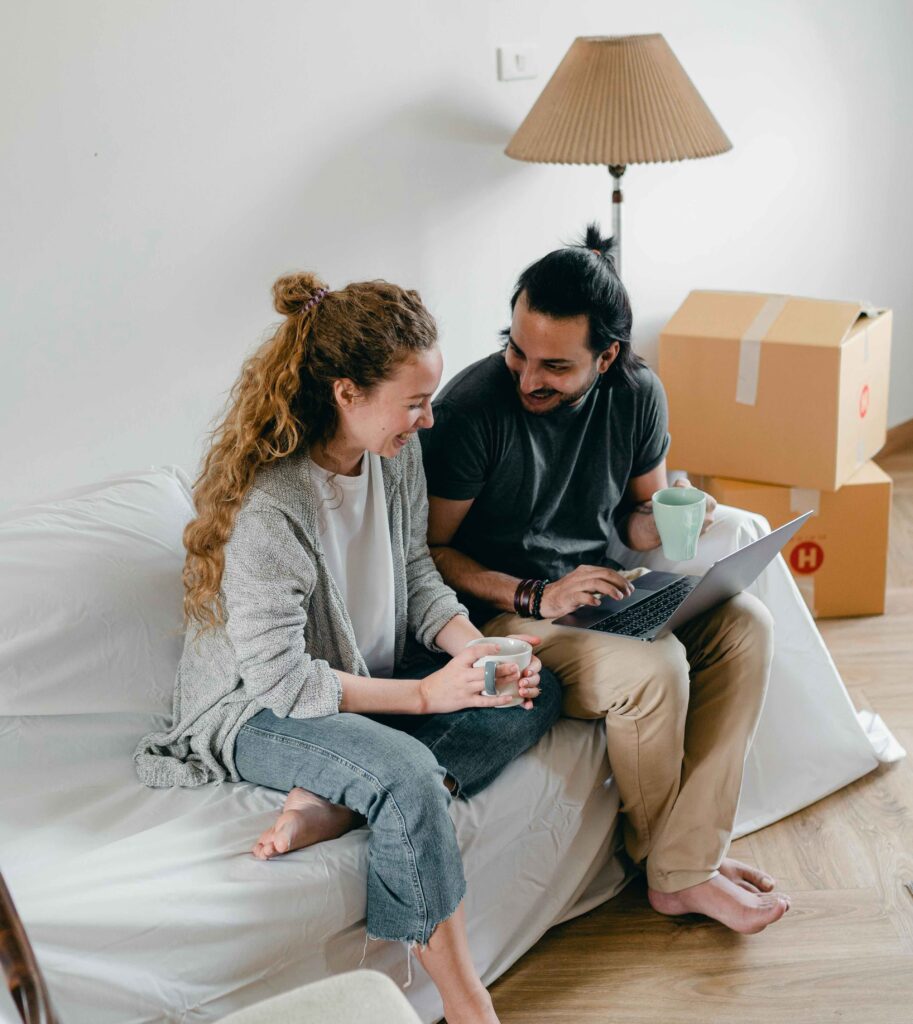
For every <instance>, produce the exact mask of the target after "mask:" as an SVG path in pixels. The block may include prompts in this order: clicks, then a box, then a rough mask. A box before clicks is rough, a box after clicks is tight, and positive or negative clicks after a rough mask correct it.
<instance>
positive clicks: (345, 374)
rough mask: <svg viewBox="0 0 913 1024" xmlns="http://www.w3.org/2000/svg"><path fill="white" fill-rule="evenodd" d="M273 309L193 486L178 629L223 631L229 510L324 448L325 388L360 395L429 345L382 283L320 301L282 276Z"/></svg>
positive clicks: (424, 330) (330, 422)
mask: <svg viewBox="0 0 913 1024" xmlns="http://www.w3.org/2000/svg"><path fill="white" fill-rule="evenodd" d="M321 292H322V293H323V294H322V295H321ZM273 301H274V304H275V307H276V310H277V312H279V313H280V314H282V315H283V316H284V317H285V319H284V321H283V322H282V323H281V324H280V325H279V327H278V329H277V330H276V332H275V334H274V335H273V336H272V337H271V338H269V339H268V340H267V341H266V342H264V344H263V345H261V347H260V348H259V349H258V350H257V351H256V352H255V353H254V354H253V355H252V356H251V357H250V358H249V359H248V360H247V362H246V363H245V364H244V366H243V368H242V370H241V375H240V377H239V378H238V380H237V381H236V382H235V384H234V386H233V387H232V389H231V392H230V394H229V398H228V403H227V411H226V413H225V416H224V418H223V419H222V421H221V423H219V424H218V426H216V428H215V429H214V430H213V431H212V433H211V434H210V443H209V449H208V451H207V453H206V455H205V457H204V459H203V466H202V470H201V472H200V475H199V477H198V478H197V480H196V483H195V484H194V490H193V497H194V503H195V505H196V511H197V517H196V519H194V520H192V521H191V522H190V523H188V524H187V526H186V527H185V529H184V547H185V548H186V549H187V556H186V559H185V562H184V574H183V580H184V623H185V626H186V625H189V623H190V622H191V621H194V622H196V623H198V624H199V625H200V627H201V628H202V629H208V628H211V627H213V626H216V625H219V624H221V623H223V622H224V621H225V615H224V609H223V607H222V603H221V601H220V599H219V588H220V586H221V582H222V572H223V570H224V567H225V553H224V551H225V543H226V541H227V540H228V538H229V537H230V536H231V531H232V529H233V528H234V524H235V519H236V517H237V514H238V509H239V508H240V507H241V503H242V502H243V500H244V496H245V495H246V494H247V492H248V491H249V490H250V487H251V485H252V484H253V482H254V477H255V476H256V474H257V470H258V469H259V468H260V467H261V466H264V465H266V464H267V463H270V462H274V461H275V460H276V459H283V458H286V457H287V456H289V455H293V454H295V453H296V452H299V451H302V450H305V449H309V448H310V447H311V446H312V445H314V444H319V443H322V442H326V441H328V440H329V439H330V438H332V436H333V435H334V433H335V431H336V426H337V407H336V402H335V399H334V397H333V382H334V381H335V380H339V379H341V378H348V379H350V380H351V381H353V383H354V384H355V385H356V387H358V388H359V389H360V390H361V391H364V392H368V391H370V390H371V389H372V388H373V387H375V386H376V385H377V384H379V383H381V382H382V381H385V380H388V379H389V378H390V377H391V376H392V374H393V373H394V372H395V370H396V369H397V368H398V367H399V365H400V364H401V363H402V362H404V361H405V360H406V359H408V358H409V357H410V355H412V354H413V353H416V352H421V351H424V350H426V349H429V348H431V347H432V346H433V345H434V344H435V342H436V341H437V328H436V327H435V323H434V319H433V317H432V316H431V314H430V313H429V312H428V310H427V309H425V307H424V306H423V305H422V301H421V299H420V298H419V295H418V293H417V292H414V291H405V290H404V289H402V288H398V287H397V286H396V285H393V284H389V283H388V282H386V281H365V282H362V283H359V284H350V285H347V286H346V287H345V288H343V289H341V290H340V291H329V290H328V288H327V286H326V285H325V284H324V283H323V282H322V281H321V280H320V279H319V278H318V277H317V276H316V275H315V274H311V273H299V274H290V275H288V276H286V277H281V278H279V280H278V281H276V283H275V284H274V285H273Z"/></svg>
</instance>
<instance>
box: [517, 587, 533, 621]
mask: <svg viewBox="0 0 913 1024" xmlns="http://www.w3.org/2000/svg"><path fill="white" fill-rule="evenodd" d="M530 582H532V581H531V580H521V581H520V582H519V583H518V584H517V589H516V590H515V591H514V611H515V612H516V613H517V615H522V614H523V613H522V612H521V610H520V609H521V608H522V605H521V604H520V597H521V595H522V594H523V588H524V587H525V586H526V585H527V584H528V583H530Z"/></svg>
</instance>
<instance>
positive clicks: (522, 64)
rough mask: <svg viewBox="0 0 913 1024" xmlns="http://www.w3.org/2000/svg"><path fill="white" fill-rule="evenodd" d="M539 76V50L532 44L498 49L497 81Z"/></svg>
mask: <svg viewBox="0 0 913 1024" xmlns="http://www.w3.org/2000/svg"><path fill="white" fill-rule="evenodd" d="M538 74H539V48H538V47H537V46H535V45H534V44H533V43H521V44H519V45H517V46H499V47H498V81H500V82H512V81H513V80H514V79H517V78H535V77H536V76H537V75H538Z"/></svg>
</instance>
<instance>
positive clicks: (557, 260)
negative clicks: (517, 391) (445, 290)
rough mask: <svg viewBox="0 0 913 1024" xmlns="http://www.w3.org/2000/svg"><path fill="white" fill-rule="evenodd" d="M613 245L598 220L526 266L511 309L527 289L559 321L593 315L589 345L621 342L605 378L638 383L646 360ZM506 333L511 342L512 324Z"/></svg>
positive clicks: (533, 302)
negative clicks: (634, 336)
mask: <svg viewBox="0 0 913 1024" xmlns="http://www.w3.org/2000/svg"><path fill="white" fill-rule="evenodd" d="M614 248H615V241H614V239H612V238H603V237H602V233H601V232H600V230H599V225H598V224H596V223H593V224H588V225H587V229H586V234H585V235H584V238H583V241H581V242H579V243H577V244H576V245H571V246H567V247H565V248H564V249H555V251H554V252H550V253H549V254H548V255H547V256H543V257H542V259H541V260H537V261H536V262H535V263H531V264H530V265H529V266H528V267H527V268H526V270H524V271H523V273H522V274H521V275H520V277H519V278H518V280H517V286H516V288H515V289H514V293H513V295H512V296H511V299H510V308H511V311H513V309H514V307H515V306H516V304H517V299H518V298H519V297H520V294H521V293H522V292H526V302H527V305H528V306H529V308H530V309H531V310H533V311H534V312H536V313H544V314H545V315H546V316H550V317H554V318H555V319H559V320H560V319H562V318H564V317H570V316H581V315H584V316H586V317H588V318H589V321H590V333H589V338H588V345H589V348H590V351H591V352H592V353H593V355H594V356H598V355H599V354H600V353H601V352H605V350H606V349H607V348H608V347H609V346H610V345H611V344H612V343H613V342H615V341H617V342H618V343H619V350H618V356H617V357H616V359H615V362H614V363H612V365H611V366H610V367H609V369H608V370H607V371H606V377H607V378H608V380H610V381H611V382H612V383H613V384H616V383H617V384H620V385H621V386H623V387H634V386H635V374H636V372H637V370H638V369H640V367H642V366H645V365H646V364H645V363H644V361H643V360H642V359H641V358H640V356H638V355H635V354H634V351H633V349H632V348H631V323H632V316H631V303H630V302H629V301H628V293H627V292H626V291H625V287H624V285H623V284H622V283H621V279H620V278H619V277H618V273H617V272H616V270H615V261H614V259H613V258H612V252H613V250H614ZM501 337H502V338H504V339H505V341H504V344H505V347H506V346H507V342H508V340H509V338H510V329H509V328H506V329H505V330H503V331H501Z"/></svg>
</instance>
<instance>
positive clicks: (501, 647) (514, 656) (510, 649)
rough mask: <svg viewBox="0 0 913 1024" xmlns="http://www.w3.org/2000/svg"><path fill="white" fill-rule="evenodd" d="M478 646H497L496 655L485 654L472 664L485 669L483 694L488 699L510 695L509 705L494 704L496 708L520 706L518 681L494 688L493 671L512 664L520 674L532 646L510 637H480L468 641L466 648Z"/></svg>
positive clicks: (529, 656) (531, 653)
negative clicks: (501, 665) (503, 664)
mask: <svg viewBox="0 0 913 1024" xmlns="http://www.w3.org/2000/svg"><path fill="white" fill-rule="evenodd" d="M480 644H497V645H498V653H497V654H486V655H484V656H483V657H481V658H479V660H478V661H474V662H473V663H472V667H473V668H483V667H484V669H485V693H486V694H487V695H488V696H489V697H496V696H499V695H500V696H504V695H505V694H508V693H509V694H512V695H513V697H514V699H513V700H512V701H511V702H510V704H496V705H495V707H498V708H513V707H516V706H517V705H518V704H522V703H523V700H522V698H521V697H520V679H519V677H517V678H516V679H514V680H513V681H512V682H509V683H503V684H502V685H501V686H500V687H497V688H496V686H495V671H496V670H497V667H498V665H500V664H502V663H504V662H512V663H513V664H514V665H516V666H517V668H519V669H520V671H521V672H522V671H523V669H525V668H526V667H527V666H528V665H529V663H530V661H531V660H532V657H533V647H532V644H528V643H527V642H526V641H525V640H517V639H515V638H514V637H512V636H482V637H479V639H478V640H470V641H469V643H468V644H467V645H466V646H467V647H478V646H479V645H480Z"/></svg>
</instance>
